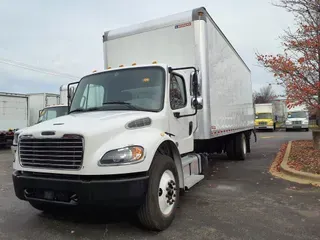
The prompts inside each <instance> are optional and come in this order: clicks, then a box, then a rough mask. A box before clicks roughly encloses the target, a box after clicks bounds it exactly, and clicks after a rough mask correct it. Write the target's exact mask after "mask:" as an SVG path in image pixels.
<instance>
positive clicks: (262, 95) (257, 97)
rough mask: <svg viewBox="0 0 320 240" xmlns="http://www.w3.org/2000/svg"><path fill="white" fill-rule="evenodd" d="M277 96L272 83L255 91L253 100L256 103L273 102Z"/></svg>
mask: <svg viewBox="0 0 320 240" xmlns="http://www.w3.org/2000/svg"><path fill="white" fill-rule="evenodd" d="M275 97H276V94H275V92H274V91H273V89H272V87H271V86H270V85H268V86H264V87H262V88H260V91H259V92H257V91H255V92H254V93H253V101H254V103H255V104H258V103H271V102H272V100H273V99H274V98H275Z"/></svg>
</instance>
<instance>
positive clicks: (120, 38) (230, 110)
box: [103, 8, 254, 139]
mask: <svg viewBox="0 0 320 240" xmlns="http://www.w3.org/2000/svg"><path fill="white" fill-rule="evenodd" d="M203 20H204V21H203ZM103 42H104V44H103V47H104V66H105V68H106V69H107V68H108V67H111V68H117V67H119V66H120V65H124V66H131V65H132V64H133V63H136V64H137V65H143V64H151V63H152V62H153V61H157V62H158V63H163V64H168V65H169V66H170V67H173V68H174V67H189V66H195V67H196V68H197V69H198V70H199V73H200V78H199V81H200V84H201V89H200V92H201V95H202V97H203V99H204V105H203V109H202V110H200V111H199V113H198V115H197V121H198V128H197V131H196V134H195V138H196V139H208V138H213V137H218V136H222V135H228V134H232V133H235V132H240V131H245V130H249V129H253V128H254V107H253V101H252V84H251V72H250V69H249V68H248V67H247V65H246V64H245V62H244V61H243V60H242V59H241V57H240V56H239V54H238V53H237V52H236V50H235V49H234V48H233V46H232V45H231V43H230V42H229V41H228V39H227V38H226V36H225V35H224V34H223V33H222V31H221V30H220V29H219V27H218V26H217V25H216V23H215V22H214V21H213V19H212V18H211V17H210V15H209V14H208V12H207V11H206V9H205V8H197V9H194V10H191V11H187V12H183V13H178V14H175V15H171V16H168V17H164V18H160V19H156V20H152V21H148V22H145V23H141V24H137V25H133V26H129V27H125V28H121V29H117V30H111V31H108V32H105V33H104V36H103ZM191 72H192V71H190V70H186V71H184V73H185V74H184V76H190V74H191ZM185 82H186V84H190V78H186V77H185Z"/></svg>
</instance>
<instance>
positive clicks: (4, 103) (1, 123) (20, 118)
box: [0, 92, 28, 147]
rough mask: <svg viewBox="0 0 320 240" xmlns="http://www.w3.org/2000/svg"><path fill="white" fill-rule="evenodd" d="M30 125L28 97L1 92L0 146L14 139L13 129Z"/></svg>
mask: <svg viewBox="0 0 320 240" xmlns="http://www.w3.org/2000/svg"><path fill="white" fill-rule="evenodd" d="M27 125H28V97H27V96H26V95H24V94H16V93H4V92H2V93H0V146H1V147H3V146H5V145H7V144H8V141H9V142H11V140H12V139H13V132H12V131H11V130H14V129H17V128H24V127H26V126H27Z"/></svg>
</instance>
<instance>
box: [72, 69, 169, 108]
mask: <svg viewBox="0 0 320 240" xmlns="http://www.w3.org/2000/svg"><path fill="white" fill-rule="evenodd" d="M164 86H165V71H164V69H163V68H161V67H156V66H155V67H140V68H131V69H121V70H114V71H108V72H102V73H97V74H93V75H89V76H86V77H84V78H82V79H81V81H80V82H79V85H78V87H77V90H76V92H75V95H74V98H73V100H72V104H71V107H70V112H83V111H111V110H131V111H132V110H134V111H152V112H158V111H161V110H162V108H163V103H164Z"/></svg>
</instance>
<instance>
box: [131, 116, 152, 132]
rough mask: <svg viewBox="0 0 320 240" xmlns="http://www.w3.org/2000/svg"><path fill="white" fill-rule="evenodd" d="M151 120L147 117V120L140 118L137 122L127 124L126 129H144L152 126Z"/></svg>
mask: <svg viewBox="0 0 320 240" xmlns="http://www.w3.org/2000/svg"><path fill="white" fill-rule="evenodd" d="M151 122H152V121H151V118H149V117H146V118H140V119H137V120H134V121H132V122H129V123H127V125H126V128H128V129H135V128H142V127H146V126H150V125H151Z"/></svg>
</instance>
